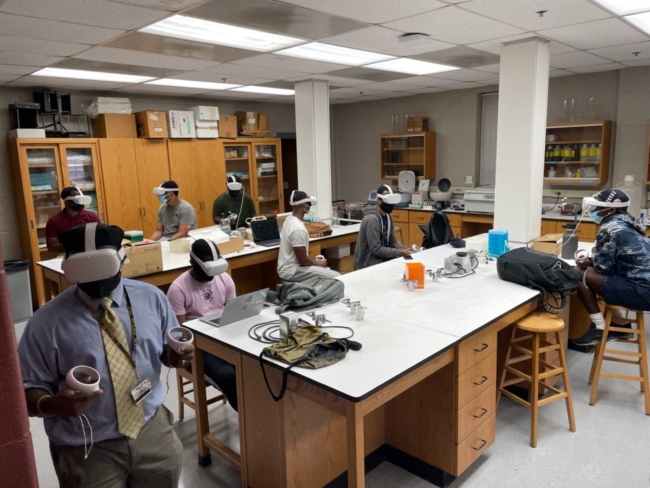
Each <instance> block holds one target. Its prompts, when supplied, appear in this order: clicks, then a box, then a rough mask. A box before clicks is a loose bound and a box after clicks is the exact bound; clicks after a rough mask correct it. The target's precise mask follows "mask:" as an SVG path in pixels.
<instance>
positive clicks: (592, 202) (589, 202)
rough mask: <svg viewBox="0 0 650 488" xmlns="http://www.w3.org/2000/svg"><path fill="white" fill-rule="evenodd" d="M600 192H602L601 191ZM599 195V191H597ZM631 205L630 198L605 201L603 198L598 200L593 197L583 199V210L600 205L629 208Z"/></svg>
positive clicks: (602, 206)
mask: <svg viewBox="0 0 650 488" xmlns="http://www.w3.org/2000/svg"><path fill="white" fill-rule="evenodd" d="M599 193H600V192H599ZM596 195H598V193H596ZM629 206H630V202H629V200H628V201H627V202H603V201H601V200H596V199H595V198H594V197H593V196H592V197H584V198H583V199H582V210H583V211H588V210H589V208H590V207H592V208H593V207H600V208H627V207H629Z"/></svg>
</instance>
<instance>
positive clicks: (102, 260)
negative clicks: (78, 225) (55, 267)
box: [61, 222, 126, 283]
mask: <svg viewBox="0 0 650 488" xmlns="http://www.w3.org/2000/svg"><path fill="white" fill-rule="evenodd" d="M96 230H97V222H93V223H90V224H86V228H85V236H86V242H85V245H84V249H85V251H84V252H78V253H75V254H71V255H70V256H68V257H66V258H65V259H64V260H63V263H61V269H63V273H64V274H65V277H66V279H67V280H68V281H71V282H72V283H90V282H92V281H100V280H106V279H108V278H112V277H113V276H115V275H116V274H117V273H119V272H120V269H121V268H122V262H123V261H124V258H125V257H126V255H125V253H124V249H122V248H120V250H119V251H118V250H116V249H113V248H106V249H97V247H96V243H95V232H96Z"/></svg>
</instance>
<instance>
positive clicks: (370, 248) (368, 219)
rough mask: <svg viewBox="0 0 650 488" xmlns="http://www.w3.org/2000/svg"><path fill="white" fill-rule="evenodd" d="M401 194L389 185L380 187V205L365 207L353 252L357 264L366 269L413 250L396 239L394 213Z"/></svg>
mask: <svg viewBox="0 0 650 488" xmlns="http://www.w3.org/2000/svg"><path fill="white" fill-rule="evenodd" d="M399 201H400V196H399V195H397V194H395V193H393V190H392V189H391V187H390V186H388V185H381V186H380V187H379V188H378V189H377V206H376V207H367V208H364V209H363V220H362V221H361V228H360V229H359V238H358V239H357V248H356V250H355V251H354V265H355V266H356V267H357V268H367V267H368V266H373V265H375V264H379V263H383V262H384V261H388V260H390V259H395V258H398V257H400V256H406V255H407V254H411V253H412V251H411V250H410V249H408V248H407V247H406V246H404V245H403V244H402V243H400V242H399V241H398V240H397V239H395V234H394V232H393V231H394V229H395V226H394V224H393V218H392V217H391V215H390V214H391V213H392V212H393V209H394V208H395V204H397V203H399Z"/></svg>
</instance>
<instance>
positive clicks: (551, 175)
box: [548, 168, 555, 178]
mask: <svg viewBox="0 0 650 488" xmlns="http://www.w3.org/2000/svg"><path fill="white" fill-rule="evenodd" d="M548 177H549V178H555V168H551V169H549V170H548Z"/></svg>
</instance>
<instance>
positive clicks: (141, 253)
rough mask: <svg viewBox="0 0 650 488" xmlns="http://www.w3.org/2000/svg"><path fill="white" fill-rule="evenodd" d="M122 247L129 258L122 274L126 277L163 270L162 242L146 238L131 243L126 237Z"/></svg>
mask: <svg viewBox="0 0 650 488" xmlns="http://www.w3.org/2000/svg"><path fill="white" fill-rule="evenodd" d="M122 247H123V248H124V252H125V253H126V258H127V259H128V260H129V262H128V263H124V266H122V276H123V277H124V278H131V277H133V276H142V275H146V274H151V273H159V272H161V271H162V268H163V261H162V246H161V245H160V242H152V241H149V240H145V241H143V242H135V243H131V242H129V241H128V240H126V239H125V240H123V241H122Z"/></svg>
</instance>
